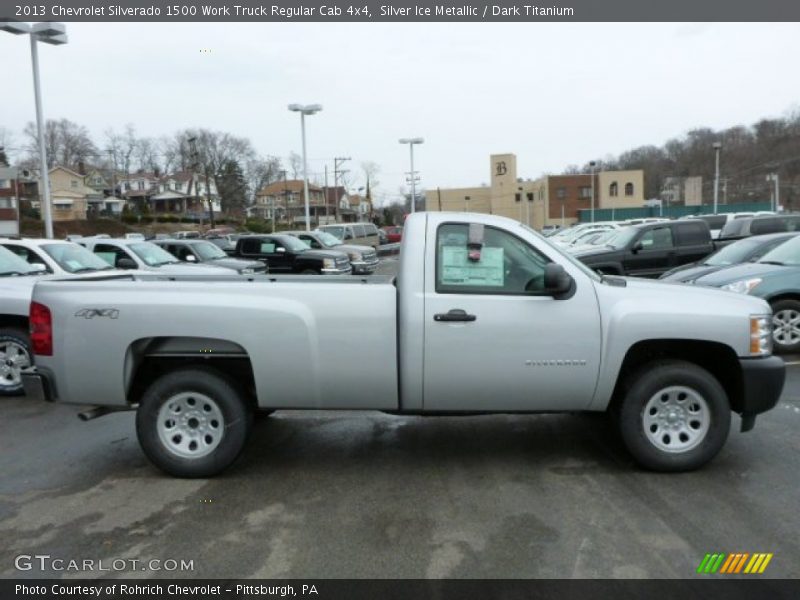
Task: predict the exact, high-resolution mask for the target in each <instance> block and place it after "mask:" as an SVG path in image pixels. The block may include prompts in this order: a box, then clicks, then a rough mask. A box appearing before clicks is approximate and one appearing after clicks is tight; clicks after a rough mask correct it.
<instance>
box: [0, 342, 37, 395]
mask: <svg viewBox="0 0 800 600" xmlns="http://www.w3.org/2000/svg"><path fill="white" fill-rule="evenodd" d="M30 347H31V345H30V340H29V338H28V334H27V333H25V332H24V331H23V330H21V329H15V328H7V329H0V396H20V395H22V394H23V393H24V391H23V389H22V370H23V369H25V368H27V367H30V366H31V365H32V364H33V360H32V358H31V350H30Z"/></svg>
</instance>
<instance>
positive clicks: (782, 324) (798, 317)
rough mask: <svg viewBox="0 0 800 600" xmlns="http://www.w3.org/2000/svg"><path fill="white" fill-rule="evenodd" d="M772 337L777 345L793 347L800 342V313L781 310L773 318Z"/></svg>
mask: <svg viewBox="0 0 800 600" xmlns="http://www.w3.org/2000/svg"><path fill="white" fill-rule="evenodd" d="M772 326H773V329H772V337H773V339H774V340H775V342H776V343H777V344H781V345H782V346H793V345H794V344H797V343H798V342H800V311H797V310H792V309H784V310H779V311H778V312H776V313H775V314H774V315H773V316H772Z"/></svg>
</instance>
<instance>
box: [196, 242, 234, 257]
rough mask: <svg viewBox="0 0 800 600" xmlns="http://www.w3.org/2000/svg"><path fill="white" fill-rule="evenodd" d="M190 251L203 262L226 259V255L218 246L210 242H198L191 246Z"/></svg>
mask: <svg viewBox="0 0 800 600" xmlns="http://www.w3.org/2000/svg"><path fill="white" fill-rule="evenodd" d="M192 250H194V251H195V252H197V254H198V255H199V256H200V258H202V259H203V260H216V259H218V258H227V257H228V255H227V254H225V253H224V252H223V251H222V250H220V249H219V247H218V246H215V245H214V244H212V243H211V242H198V243H196V244H192Z"/></svg>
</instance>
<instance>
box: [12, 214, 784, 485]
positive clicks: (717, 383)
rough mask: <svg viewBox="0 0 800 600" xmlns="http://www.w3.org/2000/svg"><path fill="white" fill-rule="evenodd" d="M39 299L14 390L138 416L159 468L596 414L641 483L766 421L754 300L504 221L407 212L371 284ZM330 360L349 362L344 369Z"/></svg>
mask: <svg viewBox="0 0 800 600" xmlns="http://www.w3.org/2000/svg"><path fill="white" fill-rule="evenodd" d="M147 278H148V276H147V275H138V274H130V275H123V276H119V277H118V278H117V280H107V281H100V282H93V281H59V282H49V281H43V282H40V283H37V284H36V286H35V288H34V292H33V300H32V302H31V311H30V323H31V343H32V346H33V350H34V353H35V362H36V365H37V367H36V369H37V370H36V372H27V373H26V374H25V375H24V377H23V379H24V383H25V388H26V391H27V392H28V393H29V394H31V395H39V396H42V395H43V396H44V397H46V398H47V399H49V400H52V401H60V402H69V403H79V404H95V405H97V407H96V408H94V409H91V411H90V412H89V413H88V414H87V418H88V416H96V415H98V414H101V413H103V412H106V411H108V410H125V409H135V410H136V429H137V433H138V438H139V441H140V444H141V446H142V448H143V450H144V452H145V454H146V455H147V456H148V457H149V458H150V460H151V461H152V462H153V463H155V464H156V465H157V466H158V467H160V468H161V469H162V470H164V471H166V472H167V473H171V474H173V475H176V476H181V477H205V476H210V475H213V474H216V473H218V472H220V471H221V470H223V469H225V468H226V467H228V466H229V465H230V464H231V463H232V462H233V461H234V460H235V459H236V457H237V456H238V455H239V453H240V452H241V450H242V448H243V447H244V445H245V442H246V439H247V437H248V434H249V432H250V426H251V422H252V418H253V413H254V411H255V410H258V409H261V410H274V409H282V408H283V409H312V410H318V409H351V410H352V409H365V410H381V411H387V412H390V413H394V414H413V415H452V414H482V413H536V412H554V411H562V412H563V411H608V412H609V413H610V414H611V415H612V416H613V418H614V419H616V421H617V423H618V425H619V428H620V431H621V434H622V438H623V440H624V442H625V444H626V446H627V448H628V449H629V450H630V452H631V454H632V455H633V456H634V457H635V459H636V460H637V461H638V462H639V463H640V464H641V465H643V466H645V467H647V468H650V469H655V470H660V471H684V470H689V469H694V468H697V467H700V466H701V465H703V464H705V463H706V462H708V461H709V460H711V459H712V458H713V457H714V456H715V455H716V454H717V452H718V451H719V450H720V449H721V448H722V446H723V444H724V443H725V440H726V438H727V436H728V433H729V429H730V424H731V413H732V412H736V413H738V414H739V415H741V429H742V430H743V431H747V430H749V429H751V428H752V427H753V425H754V422H755V417H756V415H757V414H759V413H761V412H764V411H767V410H769V409H771V408H773V407H774V406H775V404H776V403H777V401H778V398H779V396H780V393H781V390H782V388H783V383H784V376H785V372H784V365H783V362H782V361H781V359H780V358H776V357H772V356H771V335H770V327H771V321H770V309H769V306H768V305H767V303H766V302H764V301H763V300H760V299H757V298H751V297H747V296H743V295H741V294H734V293H730V292H724V291H720V290H711V289H703V288H699V287H689V286H681V285H676V284H666V283H660V282H654V281H645V280H638V279H624V278H621V277H614V276H600V275H597V274H596V273H594V272H593V271H591V270H590V269H589V268H587V267H585V266H584V265H582V264H581V263H580V262H579V261H577V260H575V259H573V258H571V257H570V256H569V255H567V254H565V253H563V252H562V251H561V250H559V249H558V248H556V247H555V246H553V245H551V244H550V243H548V242H547V241H546V239H545V238H543V237H541V236H540V235H539V234H537V233H535V232H534V231H533V230H531V229H529V228H527V227H525V226H524V225H521V224H520V223H518V222H516V221H512V220H508V219H505V218H502V217H495V216H490V215H479V214H460V213H418V214H415V215H412V216H410V217H409V218H408V220H407V221H406V226H405V230H404V236H403V246H402V249H401V261H400V267H399V274H398V276H397V278H396V279H393V278H389V277H381V276H376V277H360V278H345V279H339V278H324V279H320V278H318V277H317V278H315V277H297V276H294V277H291V276H285V277H274V276H270V277H267V278H264V279H263V280H257V279H256V278H250V279H249V280H248V279H247V278H243V277H240V278H239V279H240V280H239V281H237V280H236V279H231V278H230V277H228V278H224V280H223V279H222V278H218V279H217V278H203V279H205V280H204V281H181V280H180V279H178V280H175V281H163V280H161V281H155V280H147ZM348 348H358V350H359V356H360V361H359V363H358V364H357V365H356V364H355V363H354V362H353V361H352V360H351V356H350V353H349V352H347V351H346V350H347V349H348Z"/></svg>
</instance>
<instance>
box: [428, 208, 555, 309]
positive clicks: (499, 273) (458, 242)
mask: <svg viewBox="0 0 800 600" xmlns="http://www.w3.org/2000/svg"><path fill="white" fill-rule="evenodd" d="M468 239H469V226H468V225H467V224H465V223H464V224H461V223H459V224H455V223H450V224H445V225H442V226H440V227H439V231H438V234H437V243H436V292H437V293H439V294H536V293H543V292H544V271H545V266H546V265H547V264H548V263H549V262H550V260H549V259H548V258H547V257H545V256H544V255H543V254H541V253H540V252H539V251H538V250H535V249H534V248H532V247H531V246H529V245H528V244H527V243H525V242H524V241H522V240H521V239H519V238H518V237H516V236H514V235H512V234H510V233H508V232H506V231H503V230H500V229H495V228H494V227H485V228H484V239H483V246H482V247H481V249H480V256H479V257H478V259H477V260H471V259H470V256H469V252H468V248H467V241H468Z"/></svg>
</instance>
